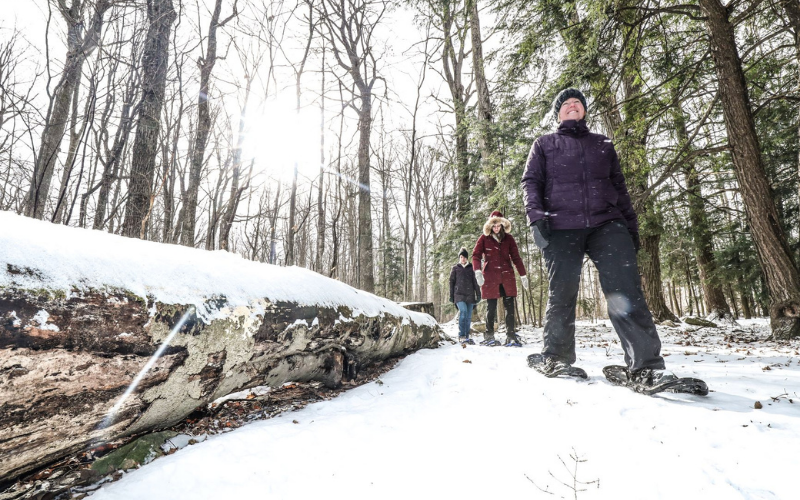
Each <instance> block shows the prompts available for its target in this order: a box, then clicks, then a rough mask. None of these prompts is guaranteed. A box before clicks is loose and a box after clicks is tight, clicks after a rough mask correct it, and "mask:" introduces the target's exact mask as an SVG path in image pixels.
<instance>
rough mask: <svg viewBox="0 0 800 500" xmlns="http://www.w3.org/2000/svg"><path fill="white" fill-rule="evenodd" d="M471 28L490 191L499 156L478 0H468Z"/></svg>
mask: <svg viewBox="0 0 800 500" xmlns="http://www.w3.org/2000/svg"><path fill="white" fill-rule="evenodd" d="M468 4H469V28H470V35H471V38H472V72H473V75H474V79H475V89H476V90H477V93H478V146H479V149H480V154H481V170H482V172H483V182H484V184H485V185H486V188H487V190H488V191H491V190H492V189H494V186H495V180H494V168H495V162H496V157H497V152H496V151H495V143H494V138H493V133H492V100H491V96H490V94H489V82H488V81H487V79H486V71H485V64H484V59H483V38H482V36H481V23H480V16H479V13H478V0H468Z"/></svg>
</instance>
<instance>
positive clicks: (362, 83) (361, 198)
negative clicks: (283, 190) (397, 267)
mask: <svg viewBox="0 0 800 500" xmlns="http://www.w3.org/2000/svg"><path fill="white" fill-rule="evenodd" d="M388 5H389V2H388V0H377V1H373V0H324V1H322V2H321V9H322V23H323V25H324V28H325V29H323V30H322V31H323V36H324V37H325V40H326V44H327V45H328V46H329V47H330V49H331V51H332V52H333V55H334V57H335V58H336V62H337V63H338V65H339V67H341V68H342V69H343V70H345V71H346V72H347V74H348V75H349V76H350V78H351V79H352V81H353V83H354V85H355V89H356V93H355V95H354V96H353V97H354V100H358V101H360V106H355V105H354V104H353V103H352V102H351V103H350V106H351V107H352V108H353V109H354V110H355V111H356V113H358V135H359V140H358V184H359V192H358V267H359V269H358V278H359V280H358V285H359V287H360V288H362V289H364V290H366V291H368V292H372V291H374V290H375V274H374V273H375V271H374V269H373V267H374V264H373V255H372V211H371V207H372V196H371V191H370V134H371V132H372V98H373V88H374V87H375V83H376V82H377V81H378V80H379V79H381V78H380V76H379V75H378V59H379V56H378V55H377V54H376V53H375V47H374V45H373V44H374V40H373V35H374V31H375V29H376V28H377V27H378V25H379V23H380V21H381V18H382V17H383V15H384V13H385V12H386V9H387V7H388Z"/></svg>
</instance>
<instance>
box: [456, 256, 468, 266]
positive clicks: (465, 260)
mask: <svg viewBox="0 0 800 500" xmlns="http://www.w3.org/2000/svg"><path fill="white" fill-rule="evenodd" d="M458 261H459V262H461V263H462V264H466V263H467V258H466V257H464V256H463V255H459V256H458Z"/></svg>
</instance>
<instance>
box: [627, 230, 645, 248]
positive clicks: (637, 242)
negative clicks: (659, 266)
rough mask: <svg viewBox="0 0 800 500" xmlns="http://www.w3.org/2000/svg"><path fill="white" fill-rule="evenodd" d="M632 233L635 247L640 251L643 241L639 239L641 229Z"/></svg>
mask: <svg viewBox="0 0 800 500" xmlns="http://www.w3.org/2000/svg"><path fill="white" fill-rule="evenodd" d="M630 233H631V239H632V240H633V249H634V250H636V253H639V249H640V248H642V242H641V241H640V240H639V231H631V232H630Z"/></svg>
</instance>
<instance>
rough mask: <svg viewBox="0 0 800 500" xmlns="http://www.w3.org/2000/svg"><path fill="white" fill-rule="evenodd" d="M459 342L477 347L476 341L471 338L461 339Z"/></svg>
mask: <svg viewBox="0 0 800 500" xmlns="http://www.w3.org/2000/svg"><path fill="white" fill-rule="evenodd" d="M458 341H459V342H461V343H462V344H469V345H475V341H474V340H472V339H470V338H465V337H461V338H459V339H458Z"/></svg>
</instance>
